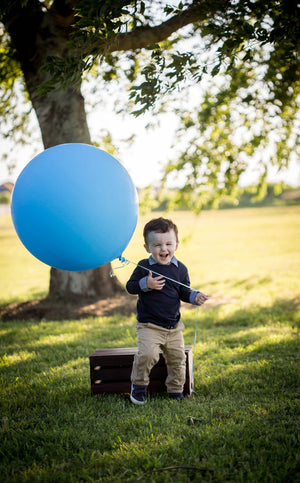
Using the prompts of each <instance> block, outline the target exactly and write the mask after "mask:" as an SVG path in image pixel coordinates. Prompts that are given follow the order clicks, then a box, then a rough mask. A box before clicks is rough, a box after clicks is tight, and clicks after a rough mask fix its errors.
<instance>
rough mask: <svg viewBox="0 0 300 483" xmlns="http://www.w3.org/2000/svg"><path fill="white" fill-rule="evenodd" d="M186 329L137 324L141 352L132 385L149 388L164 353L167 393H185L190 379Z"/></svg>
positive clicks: (132, 376) (181, 326)
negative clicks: (183, 332)
mask: <svg viewBox="0 0 300 483" xmlns="http://www.w3.org/2000/svg"><path fill="white" fill-rule="evenodd" d="M183 329H184V325H183V323H182V322H181V321H179V322H178V324H177V326H176V327H175V328H174V329H164V328H163V327H159V326H158V325H154V324H150V323H141V322H137V324H136V331H137V340H138V352H137V354H136V355H135V357H134V361H133V366H132V372H131V382H132V383H133V384H136V385H138V386H148V384H149V374H150V371H151V369H152V367H153V366H154V365H155V364H156V363H157V362H158V360H159V352H160V351H162V352H163V355H164V358H165V361H166V365H167V370H168V377H167V379H166V386H167V391H168V392H169V393H170V392H182V391H183V386H184V383H185V376H186V357H185V350H184V340H183V334H182V331H183Z"/></svg>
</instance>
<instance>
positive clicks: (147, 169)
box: [0, 90, 300, 188]
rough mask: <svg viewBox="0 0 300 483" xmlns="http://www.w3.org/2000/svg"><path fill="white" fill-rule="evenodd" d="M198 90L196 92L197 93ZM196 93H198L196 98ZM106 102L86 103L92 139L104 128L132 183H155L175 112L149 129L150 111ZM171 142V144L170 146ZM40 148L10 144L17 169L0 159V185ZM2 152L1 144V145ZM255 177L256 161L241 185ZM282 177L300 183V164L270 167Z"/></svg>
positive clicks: (168, 156) (168, 149)
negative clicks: (128, 111) (130, 111)
mask: <svg viewBox="0 0 300 483" xmlns="http://www.w3.org/2000/svg"><path fill="white" fill-rule="evenodd" d="M195 92H196V97H195V96H194V102H195V104H196V103H198V102H200V96H201V90H199V91H195ZM197 92H198V94H197ZM197 95H198V96H199V97H198V99H197ZM107 97H108V99H107V102H105V103H104V105H103V104H101V105H98V106H96V107H95V106H87V111H89V112H88V124H89V128H90V131H91V135H92V139H97V138H98V139H99V135H100V133H101V131H103V130H107V131H109V132H110V133H111V134H112V138H113V140H115V141H116V144H117V145H119V146H120V149H119V152H118V154H116V155H115V157H116V158H117V159H118V160H119V161H120V162H121V163H122V164H123V165H124V166H125V168H126V169H127V171H128V172H129V174H130V176H131V178H132V180H133V183H134V184H135V186H136V187H137V188H141V187H144V186H147V185H149V184H152V185H153V184H156V183H158V182H159V180H160V179H161V176H162V168H163V165H164V164H166V163H167V162H168V161H171V160H172V157H174V156H175V153H176V138H175V134H176V127H177V126H178V119H177V118H176V116H175V114H172V113H167V114H163V115H160V117H159V124H158V125H157V126H156V127H154V128H150V129H146V126H147V124H148V123H149V122H151V120H153V118H152V117H151V114H150V113H148V114H146V115H142V116H139V117H138V118H135V117H134V116H132V115H125V116H124V117H123V116H122V115H117V114H115V112H114V110H113V105H112V101H110V99H109V96H107ZM34 129H35V130H36V138H37V139H38V138H39V129H38V126H37V123H36V122H35V127H34ZM132 134H134V135H135V138H134V141H133V143H132V145H130V146H128V145H126V144H125V143H122V140H124V139H127V138H129V137H130V136H131V135H132ZM172 145H173V147H172ZM42 151H43V146H42V143H41V141H38V142H36V143H33V144H28V146H24V147H19V146H14V145H10V148H9V159H10V160H11V161H14V162H15V163H16V168H15V169H14V170H13V172H12V173H11V174H9V173H8V170H7V167H6V165H5V161H4V160H3V159H1V162H0V184H1V183H3V182H6V181H11V182H13V183H14V182H15V181H16V179H17V177H18V176H19V174H20V173H21V171H22V169H23V168H24V167H25V166H26V164H27V163H29V162H30V160H31V159H32V158H33V157H34V156H36V155H37V154H38V153H40V152H42ZM0 155H1V147H0ZM256 179H257V167H256V163H255V160H254V161H253V164H252V166H251V167H250V168H249V170H248V171H247V172H246V173H245V174H244V175H243V177H242V182H241V184H242V185H243V186H246V185H249V184H253V183H255V181H256ZM279 180H283V181H285V182H286V183H287V184H290V185H291V186H299V185H300V164H299V162H298V163H296V162H294V163H292V164H291V166H290V168H289V169H288V170H285V172H282V173H281V174H280V175H279V176H278V174H277V169H276V168H273V169H272V170H270V176H269V181H270V182H275V181H279Z"/></svg>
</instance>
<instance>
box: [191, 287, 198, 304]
mask: <svg viewBox="0 0 300 483" xmlns="http://www.w3.org/2000/svg"><path fill="white" fill-rule="evenodd" d="M197 293H198V291H197V290H193V291H192V292H191V293H190V304H193V305H197V304H195V298H196V295H197Z"/></svg>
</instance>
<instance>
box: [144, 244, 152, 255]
mask: <svg viewBox="0 0 300 483" xmlns="http://www.w3.org/2000/svg"><path fill="white" fill-rule="evenodd" d="M144 247H145V250H146V251H147V252H148V253H151V250H150V248H149V245H147V243H145V245H144Z"/></svg>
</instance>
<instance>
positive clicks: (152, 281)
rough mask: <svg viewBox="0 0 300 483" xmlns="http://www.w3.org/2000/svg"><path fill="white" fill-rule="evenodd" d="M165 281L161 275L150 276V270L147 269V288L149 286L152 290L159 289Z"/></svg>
mask: <svg viewBox="0 0 300 483" xmlns="http://www.w3.org/2000/svg"><path fill="white" fill-rule="evenodd" d="M165 283H166V281H165V279H164V277H163V276H162V275H160V277H155V278H153V277H152V272H150V271H149V275H148V277H147V288H150V289H152V290H161V289H162V288H163V287H164V285H165Z"/></svg>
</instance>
